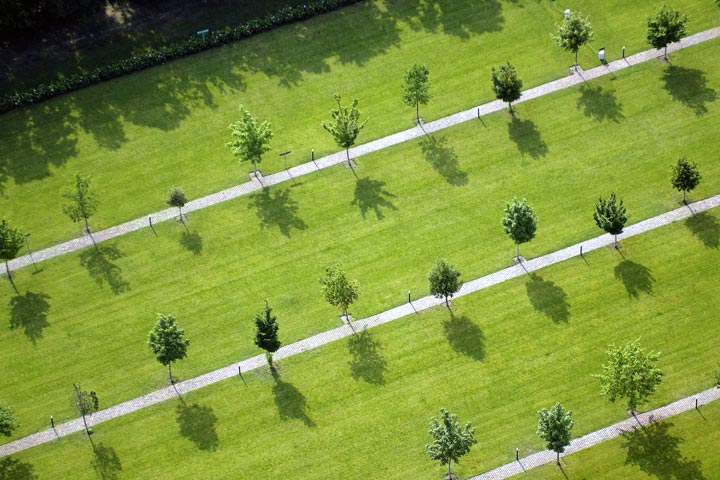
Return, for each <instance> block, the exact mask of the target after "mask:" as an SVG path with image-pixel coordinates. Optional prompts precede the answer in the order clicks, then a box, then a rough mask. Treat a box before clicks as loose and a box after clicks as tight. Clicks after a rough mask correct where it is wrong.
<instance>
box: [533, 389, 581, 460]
mask: <svg viewBox="0 0 720 480" xmlns="http://www.w3.org/2000/svg"><path fill="white" fill-rule="evenodd" d="M538 417H539V422H538V429H537V435H538V437H540V438H542V439H543V440H545V446H546V447H547V448H548V449H550V450H552V451H553V452H555V453H556V454H557V464H558V465H560V454H561V453H562V452H564V451H565V447H567V446H568V445H570V430H572V427H573V425H574V422H573V419H572V412H571V411H569V410H565V409H564V408H563V407H562V405H560V404H559V403H555V405H553V406H552V407H551V408H550V410H548V409H547V408H543V409H542V410H540V411H538Z"/></svg>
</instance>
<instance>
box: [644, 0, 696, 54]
mask: <svg viewBox="0 0 720 480" xmlns="http://www.w3.org/2000/svg"><path fill="white" fill-rule="evenodd" d="M687 22H688V16H687V15H685V14H682V13H680V12H679V11H677V10H675V9H674V8H670V7H668V6H666V5H663V6H662V7H660V10H658V12H657V13H656V14H655V16H654V17H649V18H648V21H647V41H648V43H649V44H650V45H652V46H653V48H657V49H660V48H664V49H665V59H666V60H667V46H668V44H670V43H674V42H677V41H679V40H680V39H681V38H683V37H684V36H685V35H687Z"/></svg>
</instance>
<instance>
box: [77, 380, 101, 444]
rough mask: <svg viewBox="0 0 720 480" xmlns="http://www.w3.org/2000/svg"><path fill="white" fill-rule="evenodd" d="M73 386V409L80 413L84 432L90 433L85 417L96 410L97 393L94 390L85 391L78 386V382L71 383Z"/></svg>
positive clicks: (97, 404) (97, 405)
mask: <svg viewBox="0 0 720 480" xmlns="http://www.w3.org/2000/svg"><path fill="white" fill-rule="evenodd" d="M73 388H74V389H75V395H74V396H73V406H74V407H75V410H76V411H77V412H78V413H79V414H80V415H82V419H83V424H84V425H85V433H87V434H88V435H90V429H89V428H88V424H87V420H86V418H85V417H86V416H87V415H92V414H93V413H95V412H97V411H98V407H99V403H98V397H97V394H96V393H95V392H86V391H85V390H83V389H82V388H80V384H79V383H73Z"/></svg>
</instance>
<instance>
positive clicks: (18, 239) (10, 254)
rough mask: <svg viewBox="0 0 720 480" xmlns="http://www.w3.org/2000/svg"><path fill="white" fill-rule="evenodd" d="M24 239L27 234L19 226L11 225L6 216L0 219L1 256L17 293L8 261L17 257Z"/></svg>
mask: <svg viewBox="0 0 720 480" xmlns="http://www.w3.org/2000/svg"><path fill="white" fill-rule="evenodd" d="M24 240H25V235H23V233H22V232H21V231H20V229H19V228H13V227H11V226H10V224H9V223H8V221H7V220H5V219H4V218H3V219H2V221H0V258H2V259H3V260H4V261H5V271H6V272H7V277H8V280H9V281H10V284H11V285H12V287H13V289H14V290H15V292H16V293H17V287H16V286H15V281H14V280H13V277H12V273H11V272H10V264H9V263H8V262H9V261H10V260H12V259H13V258H15V257H17V254H18V252H19V251H20V249H21V248H22V246H23V241H24Z"/></svg>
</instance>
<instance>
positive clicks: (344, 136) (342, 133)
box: [323, 93, 367, 166]
mask: <svg viewBox="0 0 720 480" xmlns="http://www.w3.org/2000/svg"><path fill="white" fill-rule="evenodd" d="M334 98H335V101H336V102H337V108H333V109H332V110H331V111H330V115H331V116H332V119H333V121H332V122H330V123H323V128H324V129H325V130H327V131H328V132H330V135H332V136H333V138H334V139H335V143H336V144H337V145H338V147H341V148H344V149H345V155H346V156H347V162H348V166H352V164H351V163H350V147H352V146H353V145H354V144H355V140H356V139H357V136H358V135H359V134H360V130H362V129H363V128H365V125H366V124H367V119H365V121H364V122H362V123H360V111H359V110H358V109H357V106H358V100H357V99H355V100H353V103H352V106H350V107H349V108H348V107H343V106H342V104H341V103H340V101H341V98H340V95H338V94H337V93H336V94H335V95H334Z"/></svg>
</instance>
